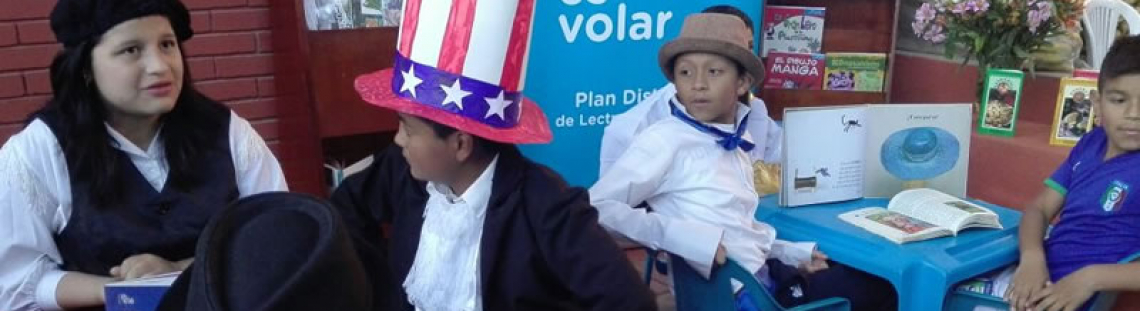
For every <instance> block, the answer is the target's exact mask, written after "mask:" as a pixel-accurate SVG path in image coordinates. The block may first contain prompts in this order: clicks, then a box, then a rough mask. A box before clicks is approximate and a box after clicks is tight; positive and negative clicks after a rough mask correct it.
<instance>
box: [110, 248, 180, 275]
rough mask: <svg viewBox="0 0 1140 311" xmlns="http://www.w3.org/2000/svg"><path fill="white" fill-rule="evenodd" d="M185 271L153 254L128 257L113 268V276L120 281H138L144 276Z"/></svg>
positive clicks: (176, 264)
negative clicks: (137, 279)
mask: <svg viewBox="0 0 1140 311" xmlns="http://www.w3.org/2000/svg"><path fill="white" fill-rule="evenodd" d="M182 269H185V267H182V266H180V265H179V263H177V262H171V261H167V260H166V259H163V258H162V257H158V256H155V255H151V254H141V255H134V256H131V257H128V258H127V259H125V260H123V263H122V264H120V265H118V266H115V267H114V268H111V271H110V273H111V276H113V277H115V278H117V279H120V280H130V279H136V278H140V277H144V276H151V275H156V274H163V273H167V272H174V271H180V270H182Z"/></svg>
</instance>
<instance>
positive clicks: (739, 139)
mask: <svg viewBox="0 0 1140 311" xmlns="http://www.w3.org/2000/svg"><path fill="white" fill-rule="evenodd" d="M674 101H675V100H670V101H669V111H670V112H672V113H673V116H674V117H677V118H678V119H681V121H684V122H685V123H686V124H688V125H689V126H692V127H693V128H695V129H697V130H700V131H701V132H705V133H709V134H712V135H713V136H716V137H717V140H716V143H717V144H718V145H720V146H721V147H724V150H732V149H736V148H740V149H741V150H744V152H749V151H752V148H756V144H753V143H752V142H750V141H748V140H745V139H744V130H745V128H747V127H748V115H749V114H752V112H748V113H747V114H745V115H744V119H743V120H741V121H740V125H738V126H737V127H736V133H729V132H725V131H722V130H720V129H718V128H715V127H712V126H710V125H708V124H704V123H701V122H700V121H697V120H694V119H693V118H692V117H689V115H687V114H685V113H684V112H681V109H677V105H676V104H675V103H674Z"/></svg>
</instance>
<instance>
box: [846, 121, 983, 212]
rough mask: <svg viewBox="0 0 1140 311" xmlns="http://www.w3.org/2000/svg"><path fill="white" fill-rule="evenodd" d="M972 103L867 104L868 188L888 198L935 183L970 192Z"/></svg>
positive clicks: (962, 194)
mask: <svg viewBox="0 0 1140 311" xmlns="http://www.w3.org/2000/svg"><path fill="white" fill-rule="evenodd" d="M970 109H971V104H968V103H966V104H883V105H871V106H870V107H869V108H868V109H867V120H864V121H865V124H866V126H867V138H866V144H867V146H866V147H865V148H864V151H865V152H866V153H867V155H866V156H865V157H864V158H865V159H866V161H867V166H866V192H865V193H864V194H863V195H864V196H865V197H869V198H890V197H893V196H894V195H895V194H897V193H899V192H900V191H903V190H906V189H913V188H931V189H935V190H938V191H941V192H944V193H947V194H950V195H953V196H958V197H965V196H966V180H967V177H968V176H967V175H968V172H969V171H968V169H967V168H968V166H969V163H970V135H971V134H970V128H971V126H972V124H973V120H974V117H973V115H972V114H971V110H970Z"/></svg>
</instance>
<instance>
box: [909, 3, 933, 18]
mask: <svg viewBox="0 0 1140 311" xmlns="http://www.w3.org/2000/svg"><path fill="white" fill-rule="evenodd" d="M935 14H937V12H935V11H934V6H933V5H931V4H930V3H923V4H922V7H920V8H918V11H916V12H915V13H914V19H915V21H921V22H927V21H930V20H933V19H934V15H935Z"/></svg>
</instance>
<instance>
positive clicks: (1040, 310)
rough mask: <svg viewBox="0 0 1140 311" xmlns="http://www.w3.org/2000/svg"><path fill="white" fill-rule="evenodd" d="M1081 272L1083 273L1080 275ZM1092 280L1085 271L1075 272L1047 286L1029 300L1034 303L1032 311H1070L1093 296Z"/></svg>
mask: <svg viewBox="0 0 1140 311" xmlns="http://www.w3.org/2000/svg"><path fill="white" fill-rule="evenodd" d="M1082 272H1083V273H1082ZM1092 283H1093V280H1092V277H1091V276H1089V273H1088V270H1087V269H1081V270H1077V272H1073V274H1070V275H1069V276H1066V277H1065V278H1063V279H1061V281H1058V282H1057V284H1049V285H1048V286H1045V289H1042V290H1041V291H1038V292H1037V294H1036V295H1033V297H1031V298H1030V301H1034V302H1036V305H1035V306H1034V307H1033V310H1034V311H1072V310H1076V309H1077V308H1079V307H1080V306H1081V305H1082V304H1084V303H1085V301H1088V300H1089V298H1090V297H1092V295H1093V284H1092Z"/></svg>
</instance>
